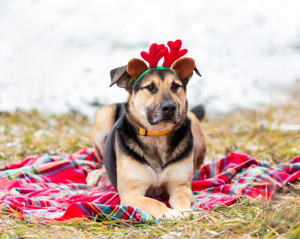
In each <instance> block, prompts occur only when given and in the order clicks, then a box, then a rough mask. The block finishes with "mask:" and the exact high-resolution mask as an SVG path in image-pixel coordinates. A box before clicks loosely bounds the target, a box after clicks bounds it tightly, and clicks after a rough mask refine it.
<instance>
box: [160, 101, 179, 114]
mask: <svg viewBox="0 0 300 239" xmlns="http://www.w3.org/2000/svg"><path fill="white" fill-rule="evenodd" d="M161 109H162V111H163V113H165V114H168V115H170V114H174V113H175V111H176V103H175V102H174V101H172V100H169V101H165V102H164V103H162V104H161Z"/></svg>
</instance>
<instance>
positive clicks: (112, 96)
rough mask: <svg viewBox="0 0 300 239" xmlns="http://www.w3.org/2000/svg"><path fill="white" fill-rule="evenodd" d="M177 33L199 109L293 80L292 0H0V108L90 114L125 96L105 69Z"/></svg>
mask: <svg viewBox="0 0 300 239" xmlns="http://www.w3.org/2000/svg"><path fill="white" fill-rule="evenodd" d="M176 39H182V41H183V48H187V49H188V50H189V52H188V54H187V56H190V57H193V58H194V59H195V61H196V65H197V68H198V69H199V71H200V72H201V74H202V76H203V77H202V78H200V77H198V76H194V77H193V79H192V80H191V81H190V83H189V87H188V99H189V102H190V105H197V104H204V105H205V106H206V109H207V111H208V112H227V111H230V110H232V109H235V108H243V107H248V108H255V107H257V106H258V105H261V104H279V103H284V102H292V101H294V100H295V95H299V93H298V92H299V91H298V89H300V87H299V86H300V2H299V1H296V0H295V1H284V0H264V1H262V0H256V1H253V0H251V1H240V0H239V1H238V0H227V1H221V0H209V1H204V0H194V1H180V0H173V1H157V0H153V1H139V0H132V1H122V0H111V1H96V0H89V1H83V0H72V1H69V0H41V1H38V0H0V112H1V111H14V110H16V109H22V110H30V109H38V110H39V111H43V112H44V111H45V112H53V113H62V112H67V111H70V110H76V111H79V112H81V113H84V114H86V115H89V116H93V115H94V114H95V112H96V110H97V109H98V107H99V105H101V104H108V103H114V102H122V101H124V100H126V96H127V93H126V92H125V90H124V89H121V88H118V87H117V86H114V87H112V88H109V84H110V77H109V71H110V70H111V69H113V68H116V67H119V66H123V65H126V64H127V62H128V61H129V60H130V59H131V58H133V57H140V55H139V54H140V52H141V51H143V50H147V49H148V47H149V46H150V44H151V43H154V42H155V43H164V44H166V43H167V42H168V41H169V40H172V41H174V40H176Z"/></svg>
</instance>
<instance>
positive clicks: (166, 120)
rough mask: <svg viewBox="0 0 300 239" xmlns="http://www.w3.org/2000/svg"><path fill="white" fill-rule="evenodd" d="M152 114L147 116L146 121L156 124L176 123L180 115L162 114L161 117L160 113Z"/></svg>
mask: <svg viewBox="0 0 300 239" xmlns="http://www.w3.org/2000/svg"><path fill="white" fill-rule="evenodd" d="M152 116H153V115H151V116H150V117H148V122H149V124H151V125H157V124H160V123H167V124H177V123H178V121H179V119H180V117H179V114H174V115H172V116H164V117H162V116H161V115H160V116H158V117H155V115H154V117H152Z"/></svg>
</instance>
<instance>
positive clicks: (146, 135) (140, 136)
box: [87, 57, 206, 219]
mask: <svg viewBox="0 0 300 239" xmlns="http://www.w3.org/2000/svg"><path fill="white" fill-rule="evenodd" d="M147 69H148V67H147V65H146V64H145V62H144V61H142V60H140V59H137V58H134V59H132V60H130V61H129V63H128V64H127V66H123V67H120V68H116V69H114V70H112V71H111V86H112V85H114V84H117V85H118V86H119V87H122V88H125V89H126V90H127V91H128V93H129V97H128V100H127V103H124V104H114V105H108V106H104V107H103V108H101V109H100V110H99V112H98V113H97V116H96V120H95V123H94V126H93V131H92V142H93V146H94V149H95V152H96V155H97V157H98V158H99V159H103V161H104V165H105V167H103V168H102V169H99V170H94V171H92V172H90V173H89V175H88V177H87V184H89V185H97V182H98V181H99V180H100V178H102V177H104V176H106V173H107V174H108V177H109V179H110V181H111V183H112V185H113V186H114V188H115V189H116V190H117V191H118V193H119V195H120V199H121V204H122V205H130V206H134V207H137V208H139V209H141V210H142V211H145V212H147V213H149V214H151V215H152V216H154V217H155V218H157V219H159V218H172V219H175V218H178V217H179V218H182V217H185V216H188V215H189V214H190V213H192V212H191V211H192V210H191V200H192V190H191V180H192V176H193V171H196V170H198V169H199V167H200V165H201V164H202V162H203V160H204V156H205V151H206V144H205V138H204V134H203V132H202V129H201V126H200V120H199V119H198V118H197V117H196V116H195V114H194V113H192V112H188V111H187V108H188V105H187V99H186V86H187V84H188V82H189V80H190V78H191V77H192V75H193V71H194V70H195V72H196V73H198V74H199V72H198V70H197V68H196V67H195V62H194V60H193V59H192V58H189V57H183V58H180V59H178V60H176V61H175V62H174V63H173V64H172V66H171V68H170V69H151V70H148V71H147V72H146V73H145V71H146V70H147ZM142 73H143V75H142ZM141 75H142V77H140V76H141ZM139 77H140V79H139V80H138V81H136V79H138V78H139ZM198 109H199V108H198ZM195 113H197V112H195ZM198 113H199V112H198ZM163 193H167V194H168V195H169V203H170V205H171V207H172V209H171V208H168V207H167V206H166V205H165V204H163V203H162V202H159V201H157V200H155V199H153V197H156V196H158V195H161V194H163Z"/></svg>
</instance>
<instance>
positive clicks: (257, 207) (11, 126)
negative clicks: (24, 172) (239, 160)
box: [0, 104, 300, 239]
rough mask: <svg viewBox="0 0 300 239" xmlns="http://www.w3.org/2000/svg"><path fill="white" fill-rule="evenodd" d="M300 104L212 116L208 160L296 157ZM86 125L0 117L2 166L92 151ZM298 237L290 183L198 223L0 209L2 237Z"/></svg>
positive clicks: (62, 119) (296, 201) (55, 118)
mask: <svg viewBox="0 0 300 239" xmlns="http://www.w3.org/2000/svg"><path fill="white" fill-rule="evenodd" d="M298 112H299V105H296V104H295V105H292V104H291V105H285V106H280V107H271V106H264V107H261V108H260V109H256V110H245V109H243V110H235V111H232V112H230V113H227V114H224V115H210V116H208V117H207V119H206V120H205V121H204V122H203V123H202V127H203V129H204V131H205V133H206V136H207V141H208V145H207V147H208V150H207V158H206V162H209V161H213V160H216V159H218V158H221V157H223V156H224V155H226V154H228V153H229V152H231V151H235V152H242V153H247V154H250V155H251V156H253V157H254V158H256V159H259V160H266V161H269V162H270V163H272V164H278V163H281V162H287V161H289V160H290V159H292V158H293V157H294V156H296V155H300V148H299V145H300V130H299V129H298V130H285V129H292V128H293V127H294V128H295V129H296V128H297V125H299V124H300V119H299V114H297V113H298ZM90 128H91V123H90V122H89V120H88V119H87V118H86V117H84V116H83V115H81V114H80V113H78V112H71V113H68V114H62V115H48V114H41V113H39V112H37V111H31V112H22V111H17V112H14V113H1V114H0V135H1V137H0V164H1V165H3V164H6V163H8V162H12V161H15V160H20V159H22V158H24V157H26V156H28V155H34V154H40V153H45V152H46V153H49V154H65V153H74V152H78V151H79V150H81V149H83V148H85V147H90V146H91V142H90ZM99 237H102V238H110V237H123V238H155V237H160V238H192V237H194V238H300V183H299V181H298V182H295V183H293V184H289V185H288V186H286V187H285V188H283V189H282V190H280V191H278V192H276V193H275V195H274V196H273V198H272V200H271V201H268V202H262V201H260V200H258V199H253V198H248V197H243V198H240V199H239V200H238V201H237V202H235V203H234V204H232V205H230V206H228V207H224V208H218V209H215V210H210V211H205V213H204V215H202V216H200V217H197V218H186V219H183V220H173V221H172V220H162V221H160V223H159V225H155V226H153V225H148V224H133V223H131V222H125V221H122V222H118V221H109V222H92V221H87V220H73V221H68V222H59V223H52V224H49V225H40V224H35V223H27V222H25V221H22V220H20V219H19V218H18V216H17V215H11V214H6V213H4V212H0V239H2V238H99Z"/></svg>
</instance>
